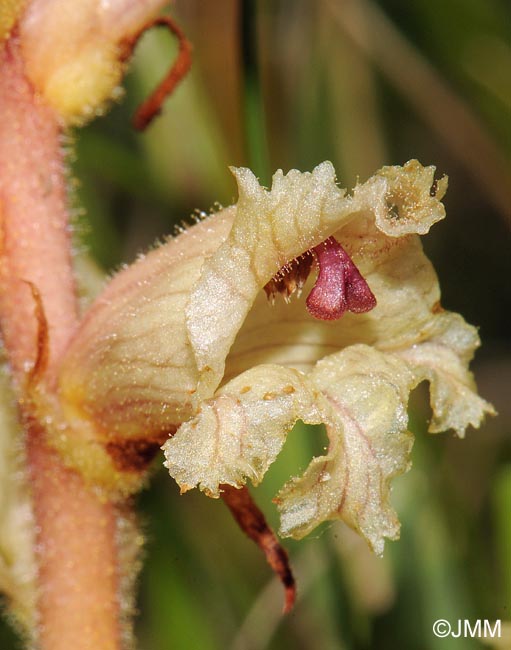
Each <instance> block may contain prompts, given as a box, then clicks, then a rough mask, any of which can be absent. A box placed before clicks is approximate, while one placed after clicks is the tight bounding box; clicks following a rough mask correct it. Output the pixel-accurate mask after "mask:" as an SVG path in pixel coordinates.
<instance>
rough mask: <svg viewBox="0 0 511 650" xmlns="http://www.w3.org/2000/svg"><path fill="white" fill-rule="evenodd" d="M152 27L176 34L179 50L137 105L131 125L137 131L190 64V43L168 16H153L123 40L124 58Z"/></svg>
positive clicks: (148, 120)
mask: <svg viewBox="0 0 511 650" xmlns="http://www.w3.org/2000/svg"><path fill="white" fill-rule="evenodd" d="M152 27H166V28H167V29H168V30H169V31H171V32H172V33H173V34H174V35H175V36H177V38H178V41H179V51H178V54H177V58H176V60H175V61H174V64H173V65H172V67H171V68H170V70H169V71H168V73H167V74H166V76H165V77H164V79H163V80H162V81H161V82H160V83H159V84H158V86H157V87H156V88H155V89H154V90H153V92H152V93H151V95H149V97H148V98H147V99H146V100H145V101H144V102H142V104H141V105H140V106H139V107H138V109H137V112H136V113H135V115H134V117H133V126H134V127H135V128H136V129H137V130H139V131H143V130H144V129H145V128H146V127H147V126H148V125H149V124H150V123H151V122H152V120H153V119H154V118H155V117H156V116H157V115H158V114H159V113H160V111H161V107H162V104H163V102H164V101H165V99H166V98H167V97H168V96H169V95H170V94H172V92H174V89H175V88H176V86H177V85H178V83H179V82H180V81H181V80H182V79H183V78H184V77H185V76H186V74H187V73H188V71H189V70H190V67H191V65H192V45H191V43H190V41H189V40H188V39H187V38H186V36H185V35H184V33H183V31H182V30H181V28H180V27H179V26H178V25H177V24H176V23H175V22H174V21H173V20H172V18H171V17H170V16H159V17H158V18H154V19H153V20H151V21H149V22H148V23H146V24H145V25H144V26H143V27H142V28H141V29H139V30H138V32H136V34H134V35H133V36H130V38H129V39H127V40H126V41H125V42H124V46H125V47H126V53H127V54H126V58H128V57H129V56H131V53H132V52H133V49H134V48H135V46H136V44H137V43H138V41H139V40H140V38H141V37H142V36H143V35H144V34H145V32H146V31H147V30H148V29H151V28H152Z"/></svg>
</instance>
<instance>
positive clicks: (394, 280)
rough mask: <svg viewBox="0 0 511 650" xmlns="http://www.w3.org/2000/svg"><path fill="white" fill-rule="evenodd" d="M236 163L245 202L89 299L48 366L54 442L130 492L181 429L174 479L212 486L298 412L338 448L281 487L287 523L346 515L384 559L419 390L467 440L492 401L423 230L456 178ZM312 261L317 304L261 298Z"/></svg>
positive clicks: (274, 446)
mask: <svg viewBox="0 0 511 650" xmlns="http://www.w3.org/2000/svg"><path fill="white" fill-rule="evenodd" d="M233 173H234V175H235V177H236V179H237V182H238V188H239V200H238V203H237V204H236V205H235V206H232V207H230V208H226V209H224V210H222V211H220V212H218V213H216V214H214V215H212V216H210V217H208V218H207V219H205V220H204V221H203V222H201V223H199V224H197V225H195V226H193V227H191V228H190V229H189V230H187V231H186V232H184V233H183V234H182V235H180V236H179V237H176V238H175V239H171V240H169V241H168V242H167V243H166V244H164V245H163V246H161V247H159V248H157V249H155V250H153V251H152V252H150V253H149V254H148V255H146V256H143V257H141V258H140V259H139V260H138V261H137V262H136V263H135V264H134V265H133V266H131V267H128V268H126V269H124V270H123V271H122V272H121V273H120V274H119V275H117V276H116V277H115V278H114V279H113V280H112V281H111V282H110V284H109V285H108V286H107V287H106V289H105V290H104V292H103V293H102V294H101V295H100V297H99V298H98V299H97V300H96V302H95V303H94V304H93V306H92V308H91V309H90V310H89V312H88V314H87V315H86V317H85V319H84V321H83V324H82V326H81V328H80V329H79V331H78V333H77V334H76V337H75V338H74V341H73V342H72V343H71V345H70V348H69V349H68V352H67V354H66V356H65V359H64V362H63V364H62V366H61V368H60V371H59V373H58V376H57V377H55V378H53V381H54V382H55V386H56V395H57V401H56V403H53V405H52V409H53V412H54V413H55V414H56V415H55V416H54V418H55V424H54V427H53V444H55V445H56V446H57V447H58V448H59V449H60V450H61V451H62V453H63V454H64V456H65V457H66V458H67V459H68V461H69V462H70V463H72V464H73V465H74V466H76V467H78V468H79V469H80V470H81V471H82V472H83V474H84V475H85V476H87V477H88V478H89V479H90V480H91V481H92V482H94V483H96V484H99V485H102V486H103V487H104V488H105V489H107V490H109V491H110V492H111V493H121V494H125V493H127V492H129V491H132V490H134V489H136V487H137V486H138V485H139V484H140V479H141V476H142V470H143V469H144V468H145V465H146V463H147V461H148V459H149V458H150V457H151V456H152V454H153V453H154V451H155V449H156V447H157V445H158V444H161V443H162V442H164V440H165V439H166V438H167V436H168V435H169V434H171V435H172V434H174V432H176V430H177V432H176V433H175V435H173V436H172V437H171V438H169V439H168V440H167V442H165V444H164V451H165V456H166V461H165V465H166V466H167V468H168V469H169V472H170V474H171V475H172V476H173V477H174V478H175V479H176V480H177V482H178V483H179V485H180V486H181V489H182V490H183V491H185V490H188V489H190V488H192V487H195V486H199V487H200V488H201V489H203V490H204V491H205V492H206V493H208V494H209V495H210V496H215V497H216V496H219V494H220V493H221V490H222V488H221V486H222V485H225V484H228V485H232V486H235V487H240V486H242V485H243V484H244V483H245V481H246V480H247V479H248V478H249V479H250V480H251V481H252V482H253V483H254V484H257V483H259V482H260V481H261V480H262V478H263V476H264V474H265V472H266V470H267V469H268V467H269V466H270V464H271V463H272V462H273V460H274V459H275V457H276V456H277V454H278V453H279V451H280V449H281V447H282V444H283V442H284V439H285V437H286V434H287V433H288V431H289V430H290V429H291V428H292V427H293V425H294V424H295V422H296V421H297V420H298V419H300V420H303V421H304V422H306V423H315V424H317V423H324V424H325V425H326V428H327V432H328V436H329V439H330V445H329V448H328V451H327V453H326V454H325V455H324V456H321V457H318V458H314V459H313V460H312V461H311V464H310V465H309V467H308V468H307V469H306V471H305V473H304V474H303V476H302V477H299V478H293V479H292V480H291V481H290V482H289V483H288V484H287V485H285V486H284V488H283V489H282V490H281V492H280V493H279V494H278V496H277V499H276V500H277V503H278V506H279V510H280V513H281V521H282V527H281V533H282V534H283V535H291V536H293V537H302V536H304V535H306V534H307V533H308V532H310V531H311V530H312V529H313V528H314V527H315V526H317V525H318V524H319V523H320V522H322V521H325V520H327V519H336V518H339V519H342V520H344V521H345V522H346V523H347V524H349V525H350V526H351V527H352V528H354V529H356V530H358V531H359V532H360V533H361V534H362V535H363V536H364V537H365V539H366V540H367V541H368V542H369V544H370V545H371V546H372V547H373V548H374V549H375V550H376V551H377V552H381V550H382V548H383V539H384V538H385V537H388V538H396V537H397V535H398V531H399V524H398V521H397V517H396V514H395V512H394V510H393V508H392V506H391V505H390V502H389V492H390V480H391V478H392V477H394V476H396V475H398V474H401V473H403V472H404V471H406V470H407V469H408V467H409V464H410V460H409V453H410V448H411V445H412V436H411V434H410V433H409V432H408V430H407V423H408V416H407V403H408V397H409V394H410V391H411V390H412V389H413V388H414V387H415V386H416V385H417V384H418V383H419V382H421V381H423V380H427V381H429V382H430V387H431V406H432V411H433V419H432V422H431V424H430V431H432V432H436V431H442V430H446V429H454V430H455V431H456V432H457V434H458V435H460V436H462V435H463V434H464V432H465V429H466V428H467V426H468V425H473V426H478V425H479V424H480V422H481V420H482V418H483V416H484V414H485V412H487V413H488V412H492V408H491V406H490V405H489V404H488V403H486V402H485V401H484V400H483V399H481V398H480V397H478V395H477V393H476V390H475V385H474V382H473V379H472V376H471V374H470V373H469V371H468V368H467V366H468V362H469V361H470V359H471V357H472V355H473V352H474V350H475V348H476V347H477V346H478V344H479V339H478V336H477V332H476V330H475V329H474V328H473V327H472V326H470V325H467V324H466V323H465V322H464V321H463V319H462V318H461V317H460V316H459V315H457V314H454V313H449V312H446V311H444V310H443V309H442V308H441V307H440V303H439V300H440V291H439V287H438V281H437V277H436V275H435V272H434V270H433V267H432V265H431V264H430V262H429V261H428V259H427V258H426V257H425V255H424V253H423V251H422V247H421V243H420V239H419V237H418V235H417V233H419V234H425V233H426V232H427V231H428V229H429V227H430V226H431V225H432V224H434V223H435V222H436V221H438V220H439V219H442V218H443V217H444V215H445V212H444V208H443V205H442V203H441V198H442V196H443V194H444V192H445V189H446V185H447V181H446V179H441V180H439V181H434V168H432V167H427V168H424V167H422V166H421V165H420V164H419V163H418V162H417V161H411V162H409V163H407V164H406V165H405V166H404V167H385V168H383V169H382V170H380V171H379V172H377V173H376V174H375V175H374V176H373V177H372V178H370V179H369V180H368V181H367V182H365V183H363V184H362V185H357V187H356V188H355V189H354V191H353V193H352V194H351V195H348V194H346V193H345V192H344V191H343V190H341V189H339V187H338V186H337V184H336V181H335V173H334V169H333V167H332V165H331V164H330V163H323V164H321V165H319V166H318V167H316V169H314V171H313V172H312V173H300V172H298V171H296V170H292V171H290V172H289V173H288V174H286V175H284V174H283V173H282V172H281V171H278V172H277V173H276V174H275V176H274V178H273V184H272V188H271V190H266V189H264V188H262V187H261V186H260V185H259V183H258V182H257V179H256V178H255V177H254V175H253V174H252V173H251V172H250V171H249V170H247V169H235V170H233ZM332 237H333V239H331V238H332ZM325 241H326V242H327V243H326V244H325V245H323V244H322V242H325ZM329 242H330V243H329ZM336 242H338V244H337V243H336ZM320 245H321V246H322V247H323V248H321V247H320V248H318V246H320ZM339 245H340V246H342V249H343V250H344V251H346V252H343V253H340V252H338V251H339V250H340V247H339ZM311 250H314V251H315V252H314V253H310V252H309V253H307V251H311ZM324 251H329V252H327V253H324ZM332 251H333V252H332ZM336 251H337V252H336ZM323 254H325V255H326V256H327V257H328V256H330V257H329V258H328V259H326V258H325V259H323V261H322V255H323ZM304 255H305V257H303V256H304ZM348 255H349V257H348ZM309 256H310V257H309ZM343 256H344V257H343ZM349 258H351V260H353V263H354V264H355V265H356V267H357V268H358V271H359V272H360V274H361V276H362V278H360V276H358V275H356V273H355V271H356V269H355V271H354V270H353V269H354V268H355V267H353V265H352V262H351V260H350V259H349ZM314 259H315V260H319V262H320V264H322V266H321V269H320V279H319V280H318V281H316V286H315V287H314V283H315V279H314V278H313V277H311V278H309V280H307V281H306V282H305V285H304V287H303V290H304V294H305V295H307V294H309V293H310V292H312V294H313V298H312V299H311V298H309V300H308V301H307V303H306V301H305V300H304V298H301V297H297V296H296V297H295V296H292V297H291V298H290V299H288V300H287V301H285V300H282V299H280V297H279V296H276V299H275V300H274V304H273V305H272V304H271V302H269V301H268V300H267V297H266V295H265V292H264V291H263V289H264V288H265V287H266V289H267V291H268V292H270V293H272V292H275V291H277V290H280V291H283V293H284V294H285V297H286V298H288V293H290V292H291V293H292V290H293V289H294V288H299V285H300V284H301V283H302V282H304V281H305V276H306V275H307V268H306V269H305V271H303V268H304V267H310V266H311V264H310V261H311V260H314ZM297 260H298V261H297ZM349 265H352V266H349ZM348 267H349V268H348ZM347 269H348V270H347ZM321 273H323V276H321ZM357 273H358V272H357ZM336 274H337V275H336ZM343 274H344V275H343ZM313 275H314V273H312V276H313ZM332 278H333V280H332ZM356 278H359V279H356ZM364 279H365V281H364ZM336 283H337V284H336ZM357 283H358V284H357ZM365 283H367V285H366V284H365ZM313 287H314V288H313ZM361 292H362V293H361ZM364 292H365V293H364ZM296 293H298V292H296ZM373 294H374V297H375V298H376V303H377V304H376V306H374V299H373V298H371V296H372V295H373ZM314 295H315V297H314ZM361 296H362V297H361ZM335 301H337V303H336V304H337V307H335V305H334V303H335ZM339 301H341V302H342V301H344V302H343V303H342V305H341V308H339ZM307 307H308V309H307ZM372 307H374V308H372ZM344 311H345V313H344V315H342V314H343V312H344ZM357 312H362V313H357ZM312 314H314V315H315V316H316V317H314V316H313V315H312ZM341 315H342V318H338V317H339V316H341ZM317 316H319V317H320V318H319V319H318V318H317ZM334 318H337V320H333V319H334Z"/></svg>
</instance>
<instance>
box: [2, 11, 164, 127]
mask: <svg viewBox="0 0 511 650" xmlns="http://www.w3.org/2000/svg"><path fill="white" fill-rule="evenodd" d="M164 4H165V0H137V2H134V1H133V0H110V1H108V2H105V1H104V0H80V1H79V2H73V3H65V2H61V1H60V0H30V1H29V2H23V1H22V0H9V1H8V2H6V3H5V7H3V6H2V9H1V11H0V41H2V40H4V39H5V38H7V37H9V36H11V34H12V35H13V36H14V38H15V40H16V41H18V42H19V46H20V47H21V50H22V53H23V61H24V66H25V74H26V75H27V77H28V79H29V80H30V82H31V84H33V86H34V88H35V89H36V90H37V91H38V92H39V93H40V94H41V96H42V97H43V98H44V100H45V101H46V102H47V103H48V104H49V105H50V106H51V107H52V108H53V109H54V110H55V111H56V113H57V114H58V115H59V117H60V119H61V120H62V122H63V123H64V124H66V125H69V124H82V123H83V122H85V121H86V120H87V119H90V118H91V117H94V116H95V115H96V114H98V113H101V112H103V110H104V107H105V105H106V104H107V103H108V101H109V100H111V99H115V98H117V97H119V95H120V94H121V93H122V90H121V88H120V86H119V84H120V82H121V79H122V76H123V74H124V71H125V61H126V59H127V58H128V56H129V54H130V53H131V48H132V46H133V40H134V39H135V40H136V38H137V37H138V35H139V32H140V30H143V29H144V27H145V26H146V23H147V22H148V21H150V20H151V19H154V17H155V16H156V15H157V13H158V10H159V9H160V8H161V7H162V6H163V5H164Z"/></svg>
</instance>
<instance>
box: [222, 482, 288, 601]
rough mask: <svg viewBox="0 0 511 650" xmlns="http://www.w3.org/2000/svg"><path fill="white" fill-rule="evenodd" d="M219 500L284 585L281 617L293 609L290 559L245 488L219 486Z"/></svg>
mask: <svg viewBox="0 0 511 650" xmlns="http://www.w3.org/2000/svg"><path fill="white" fill-rule="evenodd" d="M221 487H222V491H223V492H222V499H223V500H224V501H225V504H226V505H227V507H228V508H229V510H230V511H231V513H232V514H233V516H234V518H235V519H236V521H237V522H238V525H239V527H240V528H241V530H242V531H243V532H244V533H245V534H246V535H248V537H250V539H252V540H254V542H255V543H256V544H257V545H258V546H259V548H260V549H261V550H262V551H263V553H264V554H265V556H266V560H267V562H268V564H269V565H270V566H271V568H272V569H273V571H274V572H275V574H276V575H277V576H278V577H279V578H280V581H281V582H282V584H283V585H284V592H285V598H284V610H283V611H284V614H287V613H288V612H290V611H291V609H292V608H293V605H294V603H295V600H296V584H295V579H294V576H293V573H292V571H291V567H290V565H289V557H288V555H287V552H286V550H285V549H284V547H283V546H281V545H280V543H279V541H278V540H277V537H276V535H275V533H274V532H273V531H272V529H271V528H270V527H269V526H268V524H267V523H266V519H265V518H264V515H263V513H262V512H261V510H259V508H258V507H257V506H256V504H255V503H254V501H253V500H252V497H251V496H250V492H249V491H248V490H247V488H246V487H243V488H241V489H237V488H234V487H232V486H230V485H222V486H221Z"/></svg>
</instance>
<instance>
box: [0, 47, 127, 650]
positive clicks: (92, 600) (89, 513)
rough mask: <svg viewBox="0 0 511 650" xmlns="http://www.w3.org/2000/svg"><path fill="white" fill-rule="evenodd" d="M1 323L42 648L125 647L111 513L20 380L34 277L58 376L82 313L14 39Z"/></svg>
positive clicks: (3, 192) (50, 129) (6, 79)
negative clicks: (34, 412) (64, 458)
mask: <svg viewBox="0 0 511 650" xmlns="http://www.w3.org/2000/svg"><path fill="white" fill-rule="evenodd" d="M0 78H1V79H2V84H1V85H0V116H1V119H0V325H1V330H2V336H3V341H4V345H5V348H6V350H7V354H8V358H9V361H10V365H11V369H12V375H13V379H14V382H15V385H16V388H17V391H18V396H19V403H20V411H21V416H22V419H23V421H24V422H25V426H26V430H27V457H28V464H29V468H28V471H29V476H30V484H31V488H32V494H33V509H34V517H35V520H36V526H37V560H38V594H37V595H38V612H37V620H38V628H37V630H36V631H34V636H35V638H36V645H37V647H38V648H41V650H60V649H62V650H64V649H65V650H68V649H69V648H73V649H74V650H86V649H90V648H95V649H98V650H103V649H104V650H107V649H108V650H110V649H114V648H118V647H119V644H120V629H119V602H118V593H117V591H118V589H117V587H118V569H117V562H116V544H115V525H116V518H115V511H114V508H113V507H112V506H111V505H110V504H108V503H104V502H102V501H101V500H100V499H99V498H98V497H97V496H96V495H95V494H93V493H92V492H91V491H90V490H88V489H87V488H86V487H85V485H84V484H83V482H82V479H81V478H80V477H79V476H78V475H77V474H76V473H74V472H72V471H71V470H69V469H67V468H65V467H64V466H63V464H62V462H61V460H60V458H59V457H58V456H57V454H56V453H55V452H53V451H52V450H50V449H49V448H48V447H47V446H46V443H45V435H44V425H43V423H42V422H38V421H37V420H34V419H33V418H32V417H31V414H30V413H29V412H27V402H26V400H25V399H24V396H23V387H24V380H25V377H26V374H27V372H28V371H29V370H30V368H31V367H32V366H33V364H34V362H35V360H36V356H37V331H38V322H37V316H36V309H35V305H34V297H33V294H32V291H31V287H30V284H31V285H32V286H33V287H35V288H36V289H37V291H38V293H39V294H40V296H41V301H42V305H43V307H44V312H45V315H46V320H47V323H48V344H49V348H48V353H49V366H48V370H49V373H51V369H52V367H55V365H56V363H57V362H58V360H59V357H60V356H61V355H62V352H63V350H64V349H65V347H66V345H67V342H68V340H69V338H70V336H71V335H72V333H73V331H74V330H75V327H76V324H77V319H78V314H77V302H76V296H75V287H74V280H73V273H72V264H71V243H70V236H69V224H68V211H67V206H66V187H65V169H64V163H63V150H62V133H61V129H60V128H59V124H58V120H57V118H56V115H55V114H54V113H53V112H52V111H51V110H50V109H49V108H48V107H47V106H46V105H45V103H44V101H43V100H42V99H41V98H40V97H39V96H38V95H37V93H35V92H34V90H33V88H32V87H31V85H30V84H29V82H28V81H27V79H26V78H25V76H24V71H23V64H22V58H21V53H20V48H19V44H18V41H17V38H16V35H13V36H12V37H11V38H10V39H9V41H7V42H6V44H4V46H3V48H2V49H1V50H0Z"/></svg>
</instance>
